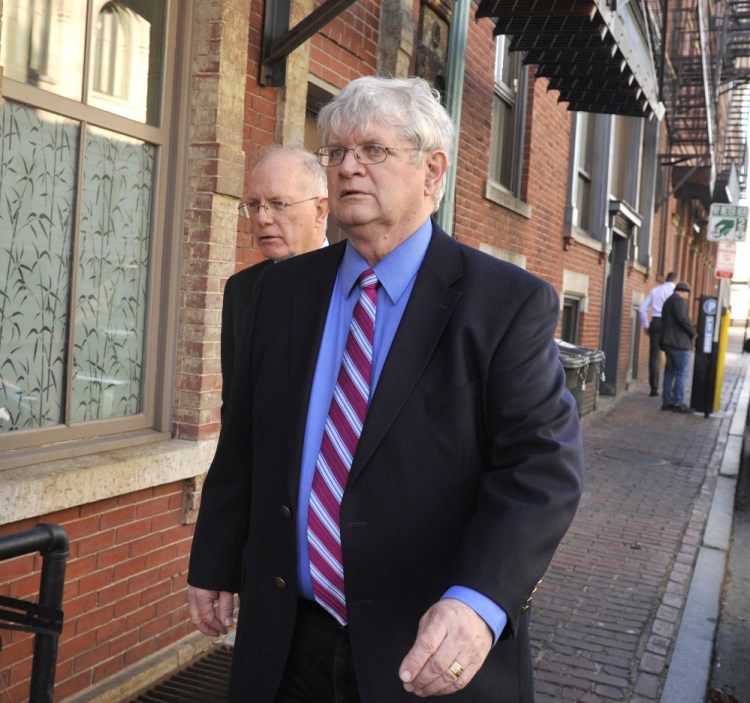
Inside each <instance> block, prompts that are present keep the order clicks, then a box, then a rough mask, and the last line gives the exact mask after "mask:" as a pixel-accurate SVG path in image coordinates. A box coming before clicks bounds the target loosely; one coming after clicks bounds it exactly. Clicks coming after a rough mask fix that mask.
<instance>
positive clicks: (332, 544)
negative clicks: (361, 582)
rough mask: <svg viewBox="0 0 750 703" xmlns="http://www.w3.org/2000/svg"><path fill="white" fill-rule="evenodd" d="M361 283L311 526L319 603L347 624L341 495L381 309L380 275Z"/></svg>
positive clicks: (318, 468)
mask: <svg viewBox="0 0 750 703" xmlns="http://www.w3.org/2000/svg"><path fill="white" fill-rule="evenodd" d="M358 281H359V284H360V286H361V290H360V294H359V300H358V301H357V304H356V305H355V306H354V312H353V314H352V321H351V324H350V325H349V334H348V336H347V338H346V347H345V349H344V358H343V360H342V362H341V369H340V370H339V375H338V379H337V380H336V387H335V388H334V391H333V398H332V399H331V407H330V409H329V410H328V417H327V419H326V424H325V430H324V432H323V442H322V444H321V447H320V454H319V455H318V461H317V463H316V465H315V475H314V477H313V484H312V492H311V494H310V509H309V513H308V527H307V543H308V546H309V548H310V573H311V575H312V585H313V593H314V594H315V600H316V601H317V602H318V603H320V605H322V606H323V607H324V608H325V609H326V610H327V611H328V612H329V613H331V615H333V617H335V618H336V620H338V621H339V622H340V623H341V624H342V625H346V599H345V596H344V567H343V559H342V555H341V531H340V526H339V522H340V514H341V497H342V496H343V494H344V486H346V481H347V478H348V477H349V470H350V469H351V466H352V458H353V457H354V452H355V450H356V448H357V442H358V441H359V436H360V434H362V425H363V424H364V421H365V414H366V413H367V403H368V400H369V397H370V372H371V370H372V340H373V334H374V331H375V311H376V307H377V295H376V288H377V285H378V279H377V277H376V276H375V273H374V272H373V271H372V269H367V270H366V271H365V272H364V273H362V275H361V276H360V277H359V279H358Z"/></svg>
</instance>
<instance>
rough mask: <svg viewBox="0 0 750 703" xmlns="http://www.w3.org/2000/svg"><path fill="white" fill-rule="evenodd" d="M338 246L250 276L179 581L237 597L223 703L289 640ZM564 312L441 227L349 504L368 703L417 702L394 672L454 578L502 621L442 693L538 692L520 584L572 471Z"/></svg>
mask: <svg viewBox="0 0 750 703" xmlns="http://www.w3.org/2000/svg"><path fill="white" fill-rule="evenodd" d="M343 246H344V244H340V245H334V246H331V247H328V248H326V249H322V250H320V251H316V252H312V253H309V254H305V255H302V256H299V257H295V258H294V259H290V260H288V261H284V262H281V263H279V264H276V265H275V266H274V267H273V268H272V269H269V270H268V271H267V272H266V274H265V275H264V276H263V278H262V279H261V281H259V283H258V285H257V288H256V294H255V296H254V299H253V304H252V306H251V308H250V309H249V311H248V317H247V325H248V333H247V334H245V335H244V336H243V342H242V346H241V350H240V354H241V357H242V360H241V363H238V365H237V368H236V375H235V382H234V384H233V386H232V391H231V395H230V399H229V403H228V412H227V416H226V420H225V424H224V426H223V429H222V433H221V437H220V440H219V444H218V448H217V452H216V456H215V458H214V461H213V463H212V465H211V468H210V470H209V472H208V476H207V478H206V482H205V485H204V489H203V498H202V506H201V509H200V514H199V517H198V522H197V525H196V532H195V538H194V542H193V549H192V555H191V563H190V573H189V582H190V583H191V584H192V585H194V586H198V587H201V588H210V589H218V590H228V591H239V593H240V596H241V607H240V616H239V622H238V626H237V638H236V644H235V653H234V665H233V668H232V676H231V684H230V689H231V692H230V700H231V701H238V702H239V701H246V700H248V696H249V699H250V700H252V701H253V703H272V701H273V700H274V695H275V692H276V689H277V686H278V683H279V680H280V677H281V675H282V673H283V668H284V664H285V661H286V657H287V653H288V650H289V646H290V640H291V637H292V632H293V628H294V621H295V614H296V604H297V598H298V591H297V578H296V555H297V545H296V533H295V512H296V510H297V507H298V506H297V492H298V484H299V468H300V459H301V452H302V440H303V435H304V428H305V420H306V416H307V403H308V399H309V395H310V388H311V384H312V379H313V374H314V370H315V363H316V355H317V352H316V350H317V349H318V348H319V345H320V340H321V336H322V332H323V327H324V323H325V319H326V314H327V308H328V302H329V300H330V296H331V291H332V288H333V283H334V280H335V278H336V273H337V270H338V267H339V263H340V261H341V257H342V254H343ZM558 308H559V303H558V298H557V295H556V294H555V292H554V290H553V289H552V288H551V287H550V286H549V285H548V284H546V283H545V282H543V281H541V280H540V279H538V278H536V277H534V276H532V275H530V274H528V273H526V272H524V271H522V270H521V269H519V268H517V267H515V266H513V265H511V264H507V263H504V262H501V261H499V260H497V259H494V258H492V257H490V256H487V255H485V254H483V253H481V252H479V251H478V250H476V249H473V248H470V247H466V246H463V245H461V244H458V243H457V242H456V241H454V240H453V239H451V238H450V237H448V236H447V235H446V234H445V233H444V232H442V231H441V230H439V228H437V227H436V228H435V232H434V234H433V237H432V240H431V242H430V245H429V247H428V250H427V254H426V256H425V259H424V261H423V263H422V266H421V268H420V270H419V273H418V275H417V279H416V282H415V285H414V289H413V291H412V294H411V298H410V300H409V302H408V305H407V307H406V310H405V312H404V315H403V318H402V321H401V324H400V327H399V329H398V331H397V333H396V336H395V338H394V340H393V344H392V347H391V350H390V353H389V355H388V358H387V359H386V362H385V366H384V368H383V371H382V374H381V377H380V380H379V382H378V386H377V388H376V390H375V393H374V396H373V398H372V402H371V405H370V408H369V411H368V415H367V419H366V422H365V425H364V429H363V432H362V436H361V438H360V441H359V445H358V447H357V450H356V454H355V456H354V461H353V465H352V468H351V473H350V476H349V481H348V484H347V487H346V490H345V494H344V497H343V502H342V506H341V526H342V527H341V538H342V549H343V558H344V572H345V580H346V596H347V608H348V617H349V625H348V627H349V636H350V641H351V646H352V652H353V658H354V665H355V669H356V676H357V682H358V686H359V689H360V692H361V699H362V701H363V703H399V702H401V701H403V702H406V701H409V702H411V701H413V700H414V697H413V695H411V694H407V693H406V692H404V691H403V688H402V685H401V683H400V681H399V679H398V667H399V664H400V662H401V660H402V658H403V657H404V656H405V654H406V653H407V651H408V650H409V649H410V647H411V646H412V644H413V642H414V638H415V635H416V632H417V626H418V622H419V618H420V617H421V616H422V615H423V614H424V612H425V611H426V610H427V609H428V608H429V607H430V606H431V605H432V604H433V603H434V602H435V601H437V600H438V599H439V598H440V597H441V595H442V594H443V592H444V591H445V590H446V589H447V588H448V587H449V586H451V585H454V584H457V585H464V586H467V587H470V588H473V589H475V590H477V591H480V592H482V593H484V594H486V595H487V596H489V597H490V598H492V599H494V600H495V601H496V602H497V603H498V604H499V605H500V606H501V607H502V608H504V610H505V611H506V613H507V614H508V618H509V624H508V627H506V630H505V631H504V633H503V636H502V638H501V640H500V641H499V642H498V643H497V645H496V646H495V647H494V649H493V650H492V652H491V653H490V655H489V657H488V659H487V661H486V662H485V664H484V666H483V667H482V669H481V670H480V672H479V673H478V674H477V675H476V676H475V678H474V679H473V681H472V682H471V683H470V684H469V685H468V686H467V687H466V689H465V690H464V691H462V692H460V693H456V694H453V695H452V697H451V700H452V701H456V703H459V702H464V703H469V702H471V703H485V702H486V703H489V702H490V701H492V702H497V703H499V702H502V703H521V702H524V703H527V702H529V701H532V700H533V692H532V682H531V674H532V668H531V657H530V646H529V633H528V626H529V603H530V600H531V592H532V591H533V589H534V588H535V586H536V584H537V582H538V581H539V580H540V578H541V577H542V575H543V574H544V572H545V570H546V568H547V566H548V564H549V562H550V560H551V558H552V555H553V553H554V551H555V549H556V547H557V545H558V543H559V541H560V540H561V539H562V537H563V535H564V533H565V531H566V530H567V528H568V526H569V524H570V521H571V520H572V518H573V515H574V513H575V510H576V507H577V504H578V500H579V497H580V492H581V483H582V466H583V459H582V452H581V438H580V430H579V424H578V415H577V412H576V408H575V403H574V401H573V399H572V397H571V395H570V394H569V393H568V391H567V390H566V389H565V373H564V371H563V368H562V366H561V364H560V361H559V356H558V350H557V345H556V344H555V342H554V339H553V334H554V330H555V325H556V319H557V314H558ZM303 509H305V508H303Z"/></svg>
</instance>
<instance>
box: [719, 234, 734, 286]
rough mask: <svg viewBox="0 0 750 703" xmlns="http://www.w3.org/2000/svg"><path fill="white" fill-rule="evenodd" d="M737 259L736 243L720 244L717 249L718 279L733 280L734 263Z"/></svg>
mask: <svg viewBox="0 0 750 703" xmlns="http://www.w3.org/2000/svg"><path fill="white" fill-rule="evenodd" d="M736 258H737V243H736V242H719V246H718V247H717V249H716V271H715V272H714V275H715V276H716V278H732V276H734V261H735V259H736Z"/></svg>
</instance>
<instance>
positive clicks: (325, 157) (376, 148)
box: [315, 142, 421, 168]
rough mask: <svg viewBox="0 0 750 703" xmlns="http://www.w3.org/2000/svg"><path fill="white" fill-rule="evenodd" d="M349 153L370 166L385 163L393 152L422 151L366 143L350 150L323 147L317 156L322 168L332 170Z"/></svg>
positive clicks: (340, 147) (316, 153) (409, 147)
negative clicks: (351, 152) (352, 153)
mask: <svg viewBox="0 0 750 703" xmlns="http://www.w3.org/2000/svg"><path fill="white" fill-rule="evenodd" d="M349 151H353V152H354V158H355V159H357V161H359V163H361V164H366V165H370V164H381V163H383V161H385V160H386V159H387V158H388V154H390V153H391V152H392V151H421V149H419V148H418V147H415V146H383V145H382V144H373V143H371V142H365V143H364V144H357V146H354V147H351V148H350V149H346V148H344V147H343V146H322V147H320V149H318V150H317V151H316V152H315V155H316V156H317V157H318V163H319V164H320V165H321V166H325V167H326V168H330V167H331V166H339V165H340V164H342V163H343V162H344V159H345V158H346V154H347V152H349Z"/></svg>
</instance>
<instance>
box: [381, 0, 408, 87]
mask: <svg viewBox="0 0 750 703" xmlns="http://www.w3.org/2000/svg"><path fill="white" fill-rule="evenodd" d="M412 11H413V3H412V2H411V0H383V3H382V5H381V9H380V33H379V34H380V36H379V39H378V72H379V73H381V74H382V75H386V76H394V77H396V78H406V77H407V76H409V75H410V67H411V57H412V53H413V51H414V17H413V16H412Z"/></svg>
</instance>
